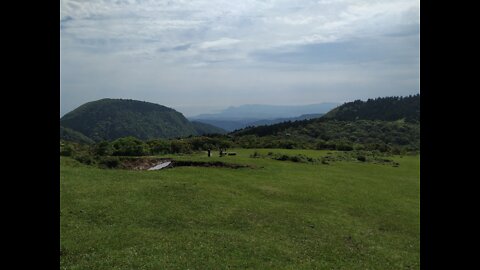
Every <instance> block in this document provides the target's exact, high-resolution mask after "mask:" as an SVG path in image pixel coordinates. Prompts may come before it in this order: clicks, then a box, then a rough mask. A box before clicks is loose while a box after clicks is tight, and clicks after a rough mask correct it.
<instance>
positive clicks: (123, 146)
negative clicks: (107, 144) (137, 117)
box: [112, 137, 150, 156]
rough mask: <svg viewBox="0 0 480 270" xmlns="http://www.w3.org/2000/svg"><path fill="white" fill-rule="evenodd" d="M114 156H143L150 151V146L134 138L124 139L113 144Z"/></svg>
mask: <svg viewBox="0 0 480 270" xmlns="http://www.w3.org/2000/svg"><path fill="white" fill-rule="evenodd" d="M112 146H113V153H112V154H113V155H114V156H143V155H146V154H148V153H149V152H150V151H149V149H148V146H147V145H146V144H145V143H144V142H143V141H141V140H139V139H137V138H134V137H124V138H120V139H117V140H115V141H114V142H113V143H112Z"/></svg>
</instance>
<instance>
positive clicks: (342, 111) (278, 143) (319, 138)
mask: <svg viewBox="0 0 480 270" xmlns="http://www.w3.org/2000/svg"><path fill="white" fill-rule="evenodd" d="M419 101H420V96H419V95H415V96H409V97H404V98H397V97H393V98H377V99H373V100H368V101H366V102H363V101H354V102H349V103H345V104H344V105H342V106H340V107H338V108H335V109H333V110H332V111H330V112H328V113H327V114H326V115H324V116H323V117H320V118H315V119H310V120H303V121H294V122H284V123H279V124H275V125H270V126H266V125H265V126H258V127H249V128H245V129H241V130H237V131H234V132H232V133H231V135H233V136H234V137H235V141H236V142H238V143H239V144H241V145H247V146H248V143H250V144H251V145H257V146H258V145H261V146H262V147H267V148H268V147H270V145H273V146H275V147H287V148H289V147H293V148H302V147H304V146H303V145H302V144H312V143H317V144H319V145H323V144H325V143H326V144H331V145H338V144H341V145H355V144H363V145H367V144H370V145H376V146H375V147H377V148H378V145H384V146H399V147H406V148H408V149H411V150H418V149H419V147H420V121H419V120H420V102H419ZM251 142H254V143H251ZM273 146H272V147H273ZM322 147H323V146H322ZM320 149H321V148H320Z"/></svg>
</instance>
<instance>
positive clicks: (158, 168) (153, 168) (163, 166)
mask: <svg viewBox="0 0 480 270" xmlns="http://www.w3.org/2000/svg"><path fill="white" fill-rule="evenodd" d="M171 163H172V162H171V161H167V162H163V163H160V164H158V165H155V166H153V167H152V168H150V169H148V170H149V171H155V170H161V169H163V168H165V167H167V166H168V165H170V164H171Z"/></svg>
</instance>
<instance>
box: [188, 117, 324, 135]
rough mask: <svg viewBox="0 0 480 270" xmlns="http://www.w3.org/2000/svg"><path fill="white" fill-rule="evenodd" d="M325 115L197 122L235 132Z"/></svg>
mask: <svg viewBox="0 0 480 270" xmlns="http://www.w3.org/2000/svg"><path fill="white" fill-rule="evenodd" d="M322 115H323V114H321V113H317V114H303V115H300V116H297V117H291V118H276V119H261V120H258V119H251V118H247V119H241V120H227V119H226V120H221V119H220V120H219V119H196V120H195V121H196V122H201V123H205V124H209V125H212V126H215V127H219V128H222V129H224V130H227V131H234V130H238V129H243V128H246V127H256V126H263V125H273V124H277V123H281V122H287V121H298V120H307V119H312V118H318V117H321V116H322Z"/></svg>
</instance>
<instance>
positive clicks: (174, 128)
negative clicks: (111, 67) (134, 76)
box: [60, 99, 198, 141]
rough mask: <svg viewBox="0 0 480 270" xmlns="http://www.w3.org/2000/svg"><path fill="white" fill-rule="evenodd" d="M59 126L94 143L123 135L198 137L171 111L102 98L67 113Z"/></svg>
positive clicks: (130, 101)
mask: <svg viewBox="0 0 480 270" xmlns="http://www.w3.org/2000/svg"><path fill="white" fill-rule="evenodd" d="M60 125H61V126H63V127H66V128H69V129H72V130H74V131H77V132H80V133H82V134H84V135H85V136H87V137H88V138H90V139H92V140H94V141H101V140H114V139H117V138H121V137H126V136H134V137H137V138H139V139H142V140H144V139H153V138H174V137H185V136H189V135H197V134H198V133H197V131H196V130H195V127H194V126H193V125H192V123H190V121H188V120H187V119H186V118H185V117H184V116H183V114H181V113H179V112H177V111H175V110H174V109H171V108H168V107H165V106H162V105H159V104H154V103H150V102H145V101H137V100H126V99H101V100H97V101H92V102H88V103H86V104H84V105H82V106H80V107H78V108H77V109H75V110H73V111H71V112H69V113H67V114H66V115H64V116H63V117H62V118H61V119H60Z"/></svg>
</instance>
